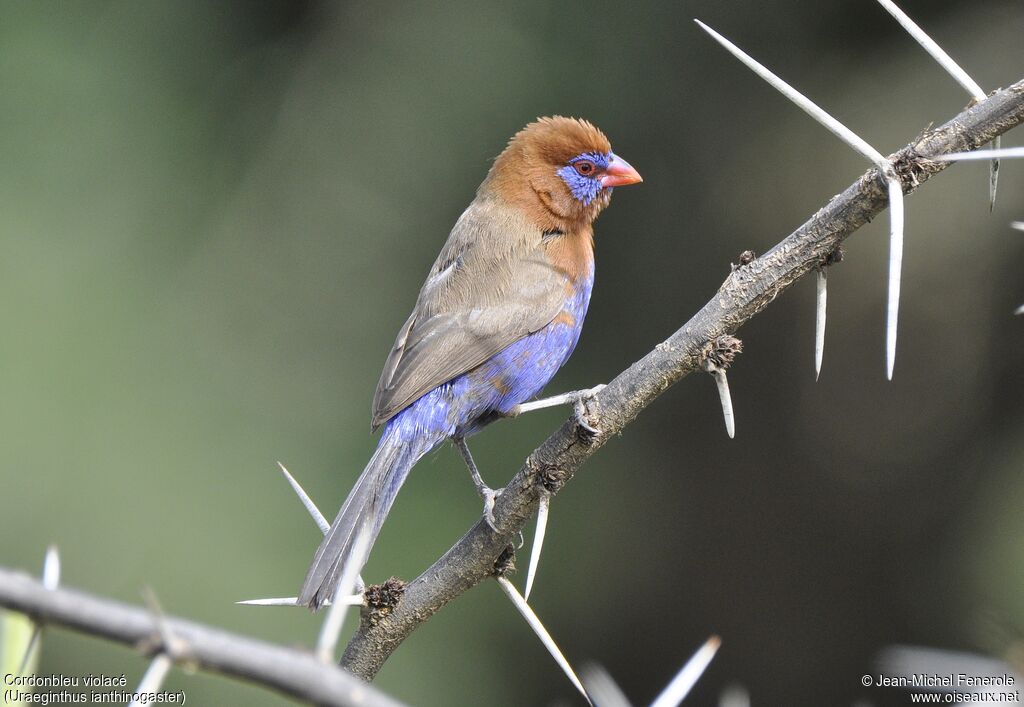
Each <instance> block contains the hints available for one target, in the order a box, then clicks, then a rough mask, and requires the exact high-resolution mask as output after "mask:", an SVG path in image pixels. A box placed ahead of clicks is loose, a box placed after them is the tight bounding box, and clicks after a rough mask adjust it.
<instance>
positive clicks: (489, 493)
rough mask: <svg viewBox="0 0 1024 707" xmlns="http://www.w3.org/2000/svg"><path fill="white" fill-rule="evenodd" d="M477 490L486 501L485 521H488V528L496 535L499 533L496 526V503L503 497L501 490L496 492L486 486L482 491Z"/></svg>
mask: <svg viewBox="0 0 1024 707" xmlns="http://www.w3.org/2000/svg"><path fill="white" fill-rule="evenodd" d="M477 490H478V491H479V492H480V495H481V496H482V497H483V499H484V520H485V521H487V526H488V527H489V528H490V529H491V530H493V531H494V532H495V533H496V532H498V526H496V525H495V524H494V501H495V499H497V498H498V496H500V495H501V489H498V490H497V491H495V490H494V489H492V488H489V487H487V486H484V487H483V488H482V489H477Z"/></svg>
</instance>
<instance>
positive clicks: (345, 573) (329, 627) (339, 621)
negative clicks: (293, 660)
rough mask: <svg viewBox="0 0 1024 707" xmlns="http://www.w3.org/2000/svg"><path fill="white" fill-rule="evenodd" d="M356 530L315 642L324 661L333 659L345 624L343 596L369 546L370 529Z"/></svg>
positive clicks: (349, 594)
mask: <svg viewBox="0 0 1024 707" xmlns="http://www.w3.org/2000/svg"><path fill="white" fill-rule="evenodd" d="M357 532H358V533H359V534H358V535H357V536H356V541H355V542H354V543H353V544H352V554H351V555H350V556H349V560H348V562H346V563H345V568H344V569H343V570H342V572H341V578H340V579H339V580H338V587H337V589H336V590H335V592H334V596H333V597H331V599H332V602H331V606H330V608H329V609H328V610H327V618H326V619H324V623H323V626H322V627H321V628H320V636H319V638H318V639H317V643H316V655H317V657H318V658H319V659H320V660H322V661H323V662H325V663H330V662H333V661H334V649H335V648H336V647H337V645H338V638H339V637H340V636H341V628H342V626H343V625H344V624H345V614H346V613H347V610H348V607H349V604H348V603H347V602H346V601H345V600H344V597H348V596H351V595H352V589H353V588H354V587H355V584H356V581H357V580H358V578H359V570H360V568H361V567H362V565H363V561H364V560H365V559H366V552H367V550H368V549H369V547H370V529H369V528H368V527H366V525H365V524H364V525H363V527H361V528H360V529H359V530H358V531H357Z"/></svg>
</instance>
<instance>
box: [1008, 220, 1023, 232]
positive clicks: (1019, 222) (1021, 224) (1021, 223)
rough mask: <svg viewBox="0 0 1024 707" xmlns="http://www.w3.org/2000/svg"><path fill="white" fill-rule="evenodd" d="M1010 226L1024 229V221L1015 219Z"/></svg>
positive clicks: (1020, 229) (1019, 229)
mask: <svg viewBox="0 0 1024 707" xmlns="http://www.w3.org/2000/svg"><path fill="white" fill-rule="evenodd" d="M1010 228H1016V229H1017V230H1018V231H1024V221H1014V222H1013V223H1011V224H1010Z"/></svg>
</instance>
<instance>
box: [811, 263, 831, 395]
mask: <svg viewBox="0 0 1024 707" xmlns="http://www.w3.org/2000/svg"><path fill="white" fill-rule="evenodd" d="M827 303H828V275H827V274H826V270H825V268H824V267H821V268H818V278H817V298H816V300H815V315H814V380H818V378H819V377H820V376H821V359H822V358H823V357H824V355H825V313H826V305H827Z"/></svg>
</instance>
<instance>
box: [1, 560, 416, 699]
mask: <svg viewBox="0 0 1024 707" xmlns="http://www.w3.org/2000/svg"><path fill="white" fill-rule="evenodd" d="M0 606H4V607H7V608H9V609H13V610H14V611H18V612H20V613H23V614H27V615H28V616H30V617H32V618H33V619H34V620H36V621H37V622H39V623H42V624H47V625H50V624H52V625H57V626H64V627H67V628H71V629H74V630H76V631H81V632H82V633H87V634H90V635H93V636H99V637H102V638H106V639H109V640H111V641H117V642H119V643H125V644H127V645H129V646H135V647H137V648H139V649H140V650H143V651H145V652H147V653H152V654H158V653H161V652H163V651H164V650H165V649H166V648H167V646H164V645H162V644H163V642H164V639H162V638H161V628H160V626H159V625H158V623H159V621H158V618H157V617H155V616H154V614H153V612H152V611H150V610H148V609H144V608H140V607H135V606H129V605H127V604H122V603H119V602H115V601H111V600H110V599H101V598H98V597H94V596H92V595H89V594H86V593H84V592H78V591H73V590H70V589H48V588H46V587H45V586H44V585H43V584H42V583H41V582H39V581H38V580H36V579H33V578H32V577H29V576H28V575H26V574H21V573H18V572H13V571H11V570H8V569H4V568H0ZM162 621H163V622H164V624H165V630H164V631H163V633H170V634H173V635H174V637H175V639H176V643H177V644H178V645H177V646H175V647H174V648H175V649H174V651H173V653H174V658H175V660H176V661H177V662H179V663H183V664H185V665H188V666H190V667H192V668H196V669H200V670H205V671H208V672H214V673H221V674H223V675H231V676H234V677H238V678H242V679H243V680H246V681H248V682H252V683H255V684H259V685H263V686H265V687H269V688H272V689H275V690H278V691H280V692H283V693H285V694H288V695H292V696H294V697H298V698H300V699H303V700H306V701H307V702H313V703H316V704H320V705H334V706H335V707H357V706H359V707H400V705H401V703H400V702H398V701H396V700H394V699H392V698H390V697H388V696H387V695H385V694H383V693H382V692H380V691H379V690H377V689H376V688H374V687H371V686H370V685H367V684H366V683H364V682H362V681H361V680H357V679H356V678H354V677H352V676H351V675H349V674H348V673H346V672H345V671H344V670H341V669H339V668H338V667H337V666H336V665H333V664H332V663H324V662H322V661H319V660H317V659H316V658H315V657H314V656H313V654H312V653H309V652H306V651H301V650H297V649H292V648H285V647H282V646H275V645H273V644H270V643H266V642H264V641H259V640H256V639H253V638H247V637H246V636H240V635H237V634H233V633H228V632H227V631H222V630H220V629H216V628H211V627H209V626H204V625H202V624H198V623H193V622H191V621H185V620H182V619H175V618H170V617H166V618H163V619H162Z"/></svg>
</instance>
